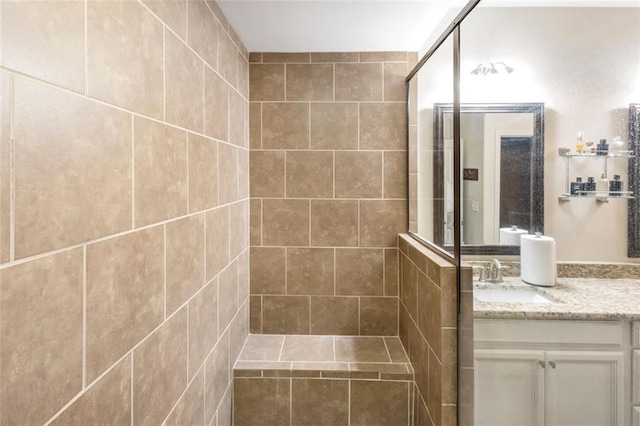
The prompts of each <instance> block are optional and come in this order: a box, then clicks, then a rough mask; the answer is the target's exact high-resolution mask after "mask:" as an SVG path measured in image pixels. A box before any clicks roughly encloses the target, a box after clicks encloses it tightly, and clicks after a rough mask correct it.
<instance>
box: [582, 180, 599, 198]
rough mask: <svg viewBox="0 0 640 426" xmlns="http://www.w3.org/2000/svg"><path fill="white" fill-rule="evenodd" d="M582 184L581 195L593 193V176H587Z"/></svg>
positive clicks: (594, 186) (594, 188) (594, 189)
mask: <svg viewBox="0 0 640 426" xmlns="http://www.w3.org/2000/svg"><path fill="white" fill-rule="evenodd" d="M582 185H583V188H584V189H583V191H582V195H595V193H596V182H595V181H594V179H593V177H588V178H587V181H586V182H584V183H583V184H582Z"/></svg>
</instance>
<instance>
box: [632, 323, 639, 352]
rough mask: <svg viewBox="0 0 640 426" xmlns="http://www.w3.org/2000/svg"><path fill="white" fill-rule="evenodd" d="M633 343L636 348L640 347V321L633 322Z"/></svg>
mask: <svg viewBox="0 0 640 426" xmlns="http://www.w3.org/2000/svg"><path fill="white" fill-rule="evenodd" d="M631 344H632V345H633V347H634V348H637V347H640V321H636V322H633V323H631Z"/></svg>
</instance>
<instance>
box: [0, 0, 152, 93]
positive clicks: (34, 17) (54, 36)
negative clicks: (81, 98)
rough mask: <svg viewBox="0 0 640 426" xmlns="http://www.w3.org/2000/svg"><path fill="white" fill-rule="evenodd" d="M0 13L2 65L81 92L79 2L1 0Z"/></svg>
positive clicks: (82, 53)
mask: <svg viewBox="0 0 640 426" xmlns="http://www.w3.org/2000/svg"><path fill="white" fill-rule="evenodd" d="M0 16H2V28H1V29H0V39H1V40H2V55H0V64H1V65H2V66H3V67H6V68H8V69H12V70H16V71H18V72H21V73H24V74H27V75H30V76H32V77H36V78H39V79H42V80H45V81H48V82H50V83H53V84H57V85H59V86H62V87H66V88H67V89H71V90H74V91H76V92H80V93H82V92H84V83H85V78H84V77H85V76H84V61H85V49H84V41H85V40H84V30H85V22H84V18H85V13H84V3H83V2H79V1H75V0H67V1H56V2H44V1H38V2H36V1H3V2H2V3H0ZM158 27H160V25H158ZM133 31H135V29H134V30H133ZM160 34H162V32H161V33H160ZM160 48H162V45H161V44H160ZM105 54H107V53H105ZM160 54H161V56H160V59H162V50H160ZM141 59H142V58H141ZM160 67H162V64H161V63H160ZM114 89H115V88H114Z"/></svg>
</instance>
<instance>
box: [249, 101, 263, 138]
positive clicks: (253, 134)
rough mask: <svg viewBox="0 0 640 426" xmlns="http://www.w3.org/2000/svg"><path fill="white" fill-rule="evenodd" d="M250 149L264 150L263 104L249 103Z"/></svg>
mask: <svg viewBox="0 0 640 426" xmlns="http://www.w3.org/2000/svg"><path fill="white" fill-rule="evenodd" d="M249 147H250V148H251V150H254V149H262V104H261V103H259V102H250V103H249Z"/></svg>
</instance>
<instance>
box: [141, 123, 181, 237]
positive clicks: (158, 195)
mask: <svg viewBox="0 0 640 426" xmlns="http://www.w3.org/2000/svg"><path fill="white" fill-rule="evenodd" d="M133 126H134V164H135V166H134V170H135V177H134V182H135V205H134V211H135V225H136V226H137V227H140V226H144V225H149V224H152V223H156V222H160V221H163V220H167V219H171V218H173V217H177V216H182V215H184V214H186V213H187V202H188V200H187V192H188V187H187V180H188V177H187V154H188V150H187V134H186V132H184V131H182V130H178V129H176V128H174V127H169V126H167V125H165V124H162V123H158V122H157V121H151V120H147V119H144V118H140V117H136V118H135V119H134V122H133Z"/></svg>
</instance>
